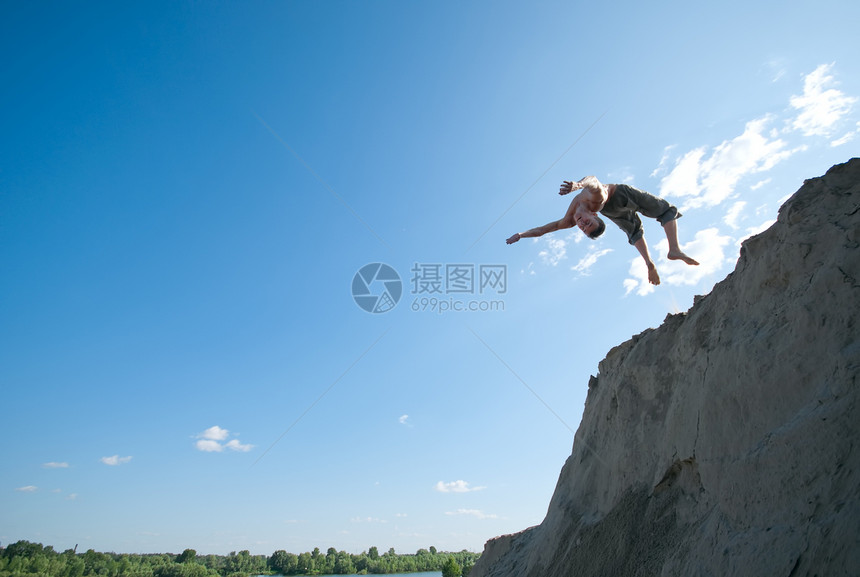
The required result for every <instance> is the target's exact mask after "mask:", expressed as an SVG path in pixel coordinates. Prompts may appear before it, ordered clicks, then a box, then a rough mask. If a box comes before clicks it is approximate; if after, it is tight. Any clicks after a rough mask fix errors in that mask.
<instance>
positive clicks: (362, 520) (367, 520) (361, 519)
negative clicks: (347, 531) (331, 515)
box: [350, 517, 388, 523]
mask: <svg viewBox="0 0 860 577" xmlns="http://www.w3.org/2000/svg"><path fill="white" fill-rule="evenodd" d="M350 522H351V523H388V521H386V520H385V519H377V518H376V517H353V518H352V519H350Z"/></svg>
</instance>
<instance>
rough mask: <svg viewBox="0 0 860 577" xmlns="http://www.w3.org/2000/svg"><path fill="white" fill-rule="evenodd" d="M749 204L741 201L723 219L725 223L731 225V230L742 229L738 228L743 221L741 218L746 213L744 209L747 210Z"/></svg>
mask: <svg viewBox="0 0 860 577" xmlns="http://www.w3.org/2000/svg"><path fill="white" fill-rule="evenodd" d="M746 206H747V203H746V202H744V201H743V200H739V201H738V202H736V203H734V204H733V205H732V206H731V208H729V210H728V212H727V213H726V216H724V217H723V222H724V223H726V224H727V225H729V226H730V227H731V228H733V229H735V230H737V229H738V228H740V227H739V226H738V221H739V220H741V217H742V215H743V213H744V208H746Z"/></svg>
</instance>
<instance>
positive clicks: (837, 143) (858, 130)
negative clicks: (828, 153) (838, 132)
mask: <svg viewBox="0 0 860 577" xmlns="http://www.w3.org/2000/svg"><path fill="white" fill-rule="evenodd" d="M858 134H860V122H858V123H857V128H856V130H854V131H852V132H849V133H847V134H845V135H844V136H841V137H839V138H837V139H836V140H833V141H831V142H830V146H831V147H832V148H836V147H837V146H842V145H843V144H848V143H849V142H851V141H852V140H854V138H855V137H856V136H857V135H858Z"/></svg>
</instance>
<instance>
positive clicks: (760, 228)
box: [735, 219, 776, 247]
mask: <svg viewBox="0 0 860 577" xmlns="http://www.w3.org/2000/svg"><path fill="white" fill-rule="evenodd" d="M775 222H776V220H775V219H770V220H766V221H764V222H763V223H761V224H760V225H758V226H753V227H750V228H748V229H746V233H745V234H744V236H743V237H741V238H739V239H738V241H737V242H736V243H735V244H736V245H737V246H738V247H740V245H741V243H742V242H744V241H745V240H746V239H748V238H750V237H751V236H755V235H757V234H759V233H762V232H764V231H766V230H767V229H769V228H770V227H771V226H772V225H773V224H774V223H775Z"/></svg>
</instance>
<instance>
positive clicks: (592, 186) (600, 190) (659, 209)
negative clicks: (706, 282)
mask: <svg viewBox="0 0 860 577" xmlns="http://www.w3.org/2000/svg"><path fill="white" fill-rule="evenodd" d="M575 190H581V191H582V192H580V193H579V194H577V195H576V196H574V197H573V200H571V202H570V206H569V207H568V209H567V212H566V213H565V215H564V216H563V217H562V218H561V219H559V220H556V221H553V222H550V223H547V224H545V225H543V226H539V227H537V228H532V229H530V230H527V231H525V232H518V233H516V234H515V235H513V236H512V237H510V238H509V239H508V240H507V243H508V244H513V243H515V242H517V241H518V240H520V239H521V238H532V237H538V236H543V235H545V234H547V233H549V232H554V231H556V230H561V229H565V228H572V227H573V226H574V225H576V226H577V227H579V229H580V230H581V231H582V232H583V233H585V235H586V236H588V237H589V238H592V239H594V238H597V237H599V236H600V235H601V234H603V231H604V230H606V224H605V223H604V222H603V220H602V219H601V218H600V217H599V216H597V214H596V213H598V212H599V213H601V214H602V215H603V216H605V217H607V218H609V220H611V221H612V222H614V223H615V224H617V225H618V226H619V227H620V228H621V230H623V231H624V232H625V233H626V234H627V238H628V240H629V242H630V244H632V245H633V246H634V247H636V250H638V251H639V254H640V255H642V258H643V259H644V260H645V265H646V266H647V267H648V281H649V282H650V283H651V284H655V285H658V284H660V275H659V274H657V267H656V265H655V264H654V261H653V260H651V255H650V254H649V253H648V245H647V244H646V243H645V237H644V236H643V231H642V221H641V220H640V219H639V215H638V214H637V213H641V214H644V215H645V216H648V217H651V218H656V219H657V220H658V221H659V222H660V224H662V225H663V230H664V231H665V232H666V239H667V240H668V241H669V255H668V258H669V260H681V261H684V262H685V263H687V264H689V265H698V264H699V263H698V262H697V261H695V260H694V259H692V258H690V257H689V256H687V255H686V254H684V252H683V251H682V250H681V247H680V246H679V244H678V223H677V222H675V221H676V220H677V219H678V218H680V217H681V213H680V212H678V209H677V208H675V207H674V206H672V205H671V204H669V203H668V202H666V201H665V200H663V199H662V198H657V197H656V196H654V195H652V194H649V193H647V192H644V191H641V190H637V189H635V188H633V187H632V186H627V185H626V184H602V183H601V182H600V181H599V180H597V178H595V177H593V176H586V177H585V178H583V179H581V180H578V181H576V182H571V181H569V180H565V181H564V182H563V183H562V184H561V187H560V188H559V191H558V193H559V194H561V195H565V194H569V193H571V192H573V191H575Z"/></svg>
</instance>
